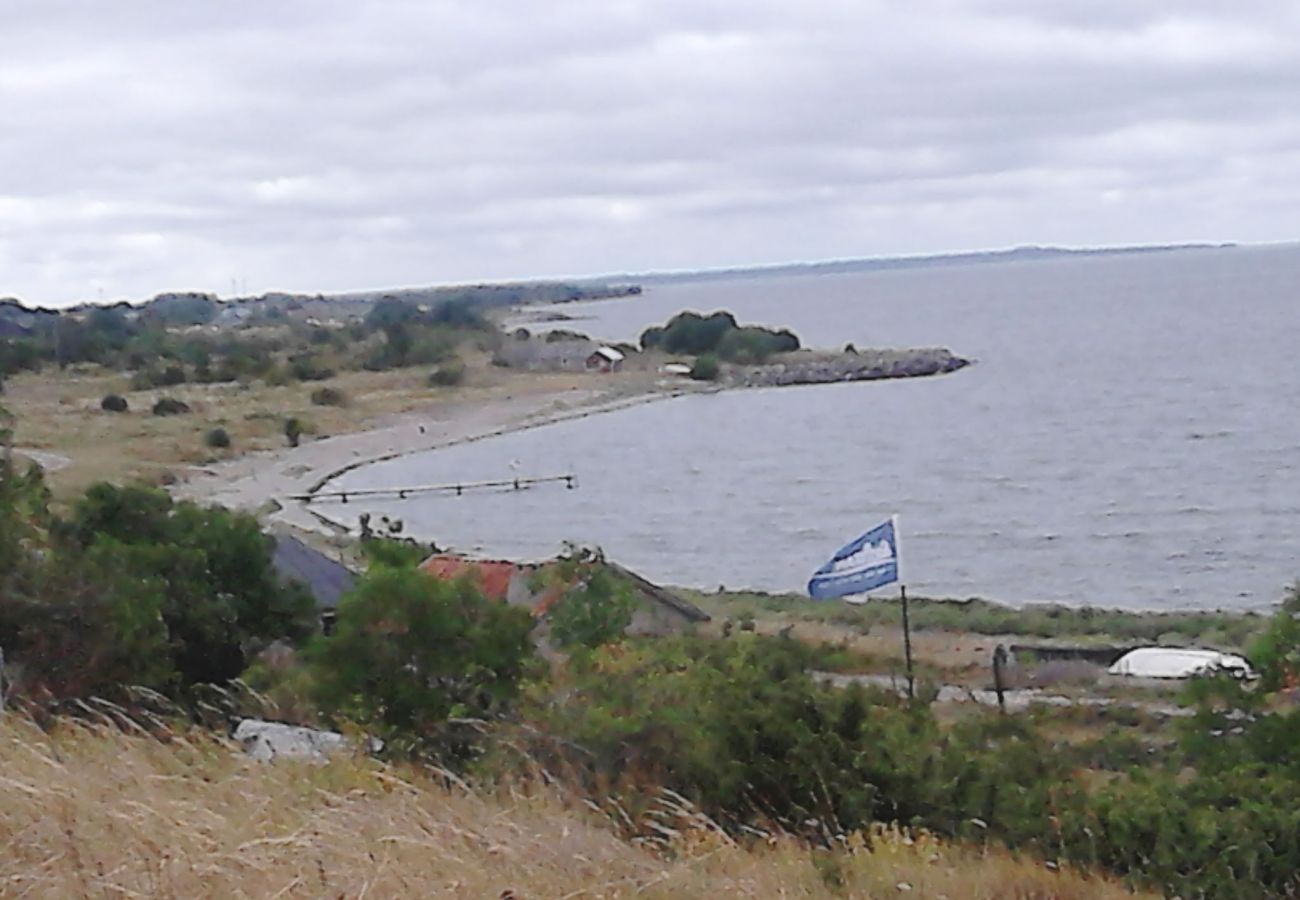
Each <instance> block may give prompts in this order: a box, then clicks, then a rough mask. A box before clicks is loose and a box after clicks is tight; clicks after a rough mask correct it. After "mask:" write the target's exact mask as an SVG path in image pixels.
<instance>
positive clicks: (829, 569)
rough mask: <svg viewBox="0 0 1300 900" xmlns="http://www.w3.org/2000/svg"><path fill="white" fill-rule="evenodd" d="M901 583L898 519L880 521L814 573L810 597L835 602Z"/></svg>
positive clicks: (809, 587)
mask: <svg viewBox="0 0 1300 900" xmlns="http://www.w3.org/2000/svg"><path fill="white" fill-rule="evenodd" d="M897 580H898V516H892V517H890V518H889V519H887V520H886V521H884V522H881V523H880V524H879V525H877V526H876V527H875V528H873V529H871V530H870V531H868V532H867V533H866V534H863V535H861V536H859V537H857V538H856V539H854V540H853V541H850V542H849V543H847V544H845V545H844V546H843V547H841V548H840V549H839V550H837V551H836V552H835V555H834V556H832V557H831V558H830V561H829V562H827V563H826V565H824V566H822V567H821V568H820V569H818V570H817V571H816V572H815V573H813V577H812V580H811V581H809V582H808V595H809V596H810V597H812V598H813V599H814V600H833V599H834V598H836V597H845V596H848V595H849V594H863V593H866V592H867V591H869V590H872V589H873V588H878V587H881V586H882V585H886V584H889V583H891V582H894V581H897Z"/></svg>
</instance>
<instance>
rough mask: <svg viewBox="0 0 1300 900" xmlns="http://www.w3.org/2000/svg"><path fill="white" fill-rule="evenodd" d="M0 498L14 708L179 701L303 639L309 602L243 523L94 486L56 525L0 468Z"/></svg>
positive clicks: (152, 495)
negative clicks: (136, 699)
mask: <svg viewBox="0 0 1300 900" xmlns="http://www.w3.org/2000/svg"><path fill="white" fill-rule="evenodd" d="M0 500H3V501H4V502H0V635H4V636H5V638H4V641H5V648H4V649H5V651H6V653H8V654H9V655H10V659H11V661H15V662H17V664H18V666H17V667H16V668H18V669H19V670H20V671H21V672H22V684H21V685H20V686H19V691H20V693H21V694H22V695H23V696H26V697H29V698H32V699H42V698H44V699H53V700H60V699H65V698H73V697H78V698H84V697H90V696H114V697H119V698H120V697H121V692H122V690H123V688H124V687H126V686H130V685H142V686H145V687H150V688H153V689H155V690H164V691H168V692H171V693H173V694H174V695H180V694H183V693H184V692H186V691H188V690H189V688H191V687H192V686H194V685H196V684H199V683H214V682H215V683H221V682H225V681H227V680H229V679H231V678H234V677H235V676H237V675H238V674H239V673H240V672H241V671H242V670H243V669H244V667H245V666H246V664H247V662H248V660H249V658H250V657H251V655H252V654H254V653H256V652H257V650H258V649H259V648H260V647H262V646H265V645H266V644H268V643H269V642H271V641H273V640H276V639H287V640H291V641H293V640H299V639H301V638H303V637H305V636H306V635H307V634H308V633H310V631H311V630H312V629H313V628H314V625H315V618H316V617H315V601H314V600H313V599H312V597H311V596H310V595H309V594H307V593H306V592H305V591H303V590H302V589H301V588H298V587H293V586H285V585H282V584H281V582H280V580H279V578H278V577H277V575H276V574H275V570H274V568H273V567H272V565H271V547H270V543H269V541H268V539H267V538H266V537H265V536H264V535H263V534H262V533H261V530H260V528H259V527H258V524H257V521H256V520H255V519H254V518H253V517H252V516H248V515H243V514H237V513H231V512H228V511H226V510H222V509H216V508H213V509H203V508H200V507H198V506H195V505H193V504H190V503H174V502H173V501H172V500H171V498H170V497H168V496H167V494H166V493H164V492H162V491H158V490H154V489H150V488H142V487H127V488H119V487H115V486H113V485H108V484H98V485H95V486H93V487H92V488H90V490H88V491H87V492H86V494H85V496H83V497H82V498H81V499H80V500H79V501H77V503H76V505H75V507H74V509H73V513H72V516H71V518H70V519H68V520H67V521H63V520H60V519H58V518H56V517H55V516H53V515H52V514H51V513H50V512H49V509H48V502H49V501H48V494H46V493H45V492H43V490H41V489H40V485H39V483H35V482H31V481H30V479H23V478H20V477H18V476H15V475H14V474H13V473H12V472H11V470H8V469H7V468H4V466H3V464H0ZM23 525H29V526H32V527H26V528H24V529H23V530H21V531H18V530H16V529H18V528H19V526H23ZM8 535H17V537H18V539H19V541H18V543H16V544H15V543H11V542H10V541H8V540H7V536H8ZM10 550H12V551H13V553H9V551H10Z"/></svg>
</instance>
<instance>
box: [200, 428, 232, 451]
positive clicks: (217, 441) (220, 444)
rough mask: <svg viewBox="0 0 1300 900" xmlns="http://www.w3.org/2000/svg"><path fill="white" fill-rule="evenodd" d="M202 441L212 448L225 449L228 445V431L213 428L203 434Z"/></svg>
mask: <svg viewBox="0 0 1300 900" xmlns="http://www.w3.org/2000/svg"><path fill="white" fill-rule="evenodd" d="M203 443H204V444H206V445H207V446H209V447H211V448H212V449H213V450H225V449H226V448H227V447H229V446H230V433H229V432H228V431H226V429H224V428H213V429H212V430H210V431H209V432H208V433H207V434H205V435H204V436H203Z"/></svg>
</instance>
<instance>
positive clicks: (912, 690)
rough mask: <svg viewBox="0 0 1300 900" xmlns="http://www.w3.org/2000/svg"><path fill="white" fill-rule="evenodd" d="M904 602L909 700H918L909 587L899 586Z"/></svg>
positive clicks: (904, 635) (905, 652)
mask: <svg viewBox="0 0 1300 900" xmlns="http://www.w3.org/2000/svg"><path fill="white" fill-rule="evenodd" d="M898 592H899V596H900V597H901V599H902V601H903V660H904V662H905V663H906V665H907V699H909V700H915V699H916V681H915V679H913V677H912V623H911V621H910V620H909V619H908V616H907V585H905V584H900V585H899V586H898Z"/></svg>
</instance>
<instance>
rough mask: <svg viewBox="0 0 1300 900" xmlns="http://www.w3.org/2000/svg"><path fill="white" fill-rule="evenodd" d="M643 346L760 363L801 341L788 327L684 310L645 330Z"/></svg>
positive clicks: (740, 361)
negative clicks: (772, 327) (765, 326)
mask: <svg viewBox="0 0 1300 900" xmlns="http://www.w3.org/2000/svg"><path fill="white" fill-rule="evenodd" d="M641 346H642V347H643V348H645V349H646V350H650V349H655V348H657V349H660V350H663V351H665V352H667V353H685V354H690V355H692V356H698V355H700V354H703V353H714V354H717V355H718V356H720V357H721V358H723V359H726V360H730V361H732V362H739V363H761V362H764V361H765V360H766V359H767V358H768V357H770V356H772V355H773V354H776V353H788V352H790V351H792V350H798V349H799V346H800V344H799V338H798V337H797V336H796V335H795V334H794V333H793V332H791V331H790V330H789V329H785V328H782V329H779V330H773V329H770V328H760V327H758V326H754V325H746V326H743V327H742V326H741V325H738V324H737V323H736V317H735V316H733V315H732V314H731V313H729V312H715V313H711V314H710V315H707V316H701V315H700V314H699V313H696V312H682V313H678V314H677V315H675V316H673V317H672V318H671V319H669V320H668V324H667V325H664V326H662V327H660V326H655V327H652V328H647V329H646V330H645V331H643V332H642V333H641Z"/></svg>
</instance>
